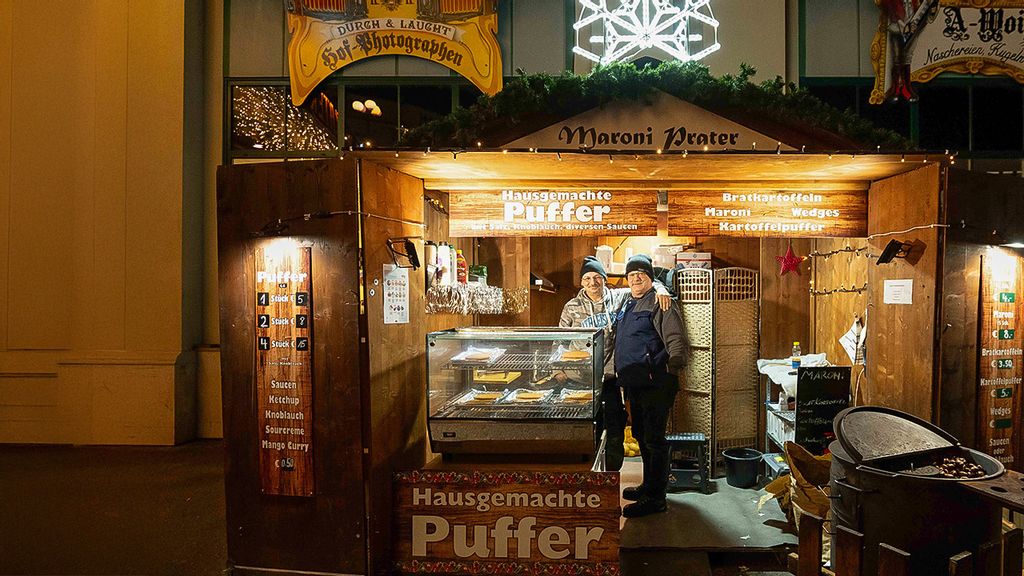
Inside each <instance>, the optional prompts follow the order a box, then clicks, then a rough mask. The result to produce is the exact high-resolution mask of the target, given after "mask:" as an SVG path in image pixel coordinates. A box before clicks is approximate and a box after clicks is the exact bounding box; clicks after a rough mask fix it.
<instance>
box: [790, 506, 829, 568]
mask: <svg viewBox="0 0 1024 576" xmlns="http://www.w3.org/2000/svg"><path fill="white" fill-rule="evenodd" d="M823 523H824V521H823V520H822V519H821V518H819V517H817V516H815V515H814V514H806V513H805V514H803V515H801V516H800V544H799V548H798V550H799V553H800V561H799V563H798V564H797V571H796V574H797V576H820V575H821V527H822V524H823Z"/></svg>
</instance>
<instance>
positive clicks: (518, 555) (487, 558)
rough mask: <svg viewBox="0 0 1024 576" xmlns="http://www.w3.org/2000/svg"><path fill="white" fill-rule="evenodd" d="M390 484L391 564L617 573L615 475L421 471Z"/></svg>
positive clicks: (424, 569) (412, 569)
mask: <svg viewBox="0 0 1024 576" xmlns="http://www.w3.org/2000/svg"><path fill="white" fill-rule="evenodd" d="M394 489H395V508H394V509H395V514H396V518H395V526H396V529H397V532H396V533H395V534H394V539H395V549H396V556H395V558H396V563H395V564H396V565H395V569H396V571H397V572H400V573H406V574H410V573H416V574H424V573H426V574H593V575H598V574H600V575H607V576H614V575H616V574H619V475H618V474H617V473H614V472H578V473H568V472H565V473H540V472H468V473H466V472H457V471H443V470H437V471H434V470H429V471H428V470H423V471H416V472H404V473H400V474H398V475H396V478H395V484H394Z"/></svg>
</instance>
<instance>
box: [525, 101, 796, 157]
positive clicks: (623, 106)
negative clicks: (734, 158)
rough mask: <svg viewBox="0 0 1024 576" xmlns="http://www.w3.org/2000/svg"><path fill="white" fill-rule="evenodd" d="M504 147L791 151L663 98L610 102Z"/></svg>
mask: <svg viewBox="0 0 1024 576" xmlns="http://www.w3.org/2000/svg"><path fill="white" fill-rule="evenodd" d="M506 146H507V147H509V148H521V149H527V148H533V149H540V150H573V151H575V150H580V149H586V150H609V151H623V150H625V151H630V150H645V151H649V152H655V151H658V150H660V151H661V152H663V153H666V154H668V153H673V152H681V151H683V150H692V151H704V150H750V149H752V148H756V149H758V150H775V149H776V147H781V149H783V150H792V149H793V148H792V147H790V146H788V145H786V144H780V143H779V142H778V141H777V140H776V139H774V138H772V137H770V136H767V135H765V134H762V133H760V132H757V131H754V130H751V129H750V128H747V127H746V126H742V125H740V124H737V123H736V122H733V121H732V120H729V119H727V118H723V117H722V116H719V115H717V114H714V113H712V112H709V111H707V110H705V109H703V108H700V107H699V106H696V105H694V104H691V103H689V102H687V101H685V100H681V99H679V98H676V97H675V96H672V95H671V94H667V93H665V92H661V91H657V92H655V93H654V96H653V97H652V98H651V100H650V101H649V102H633V101H614V102H610V103H608V104H605V105H603V106H601V107H600V108H595V109H593V110H590V111H587V112H584V113H582V114H579V115H577V116H574V117H572V118H570V119H568V120H563V121H561V122H558V123H557V124H553V125H551V126H548V127H547V128H544V129H542V130H538V131H537V132H534V133H533V134H530V135H528V136H524V137H522V138H520V139H518V140H515V141H513V142H509V143H508V144H507V145H506Z"/></svg>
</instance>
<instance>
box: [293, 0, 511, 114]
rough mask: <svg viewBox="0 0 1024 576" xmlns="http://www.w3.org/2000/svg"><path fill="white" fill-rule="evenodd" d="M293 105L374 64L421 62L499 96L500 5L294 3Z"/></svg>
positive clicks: (394, 0) (390, 0)
mask: <svg viewBox="0 0 1024 576" xmlns="http://www.w3.org/2000/svg"><path fill="white" fill-rule="evenodd" d="M287 5H288V30H289V32H290V33H291V41H290V42H289V43H288V71H289V74H290V76H291V87H292V103H293V104H295V105H296V106H298V105H300V104H302V102H303V101H305V99H306V97H307V96H308V95H309V94H310V93H311V92H312V91H313V89H315V88H316V87H317V85H318V84H320V82H321V81H323V80H324V78H327V77H328V76H330V75H331V74H332V73H333V72H336V71H338V70H341V69H342V68H344V67H345V66H348V65H349V64H352V63H353V62H358V61H360V60H363V59H364V58H372V57H374V56H385V55H391V56H415V57H417V58H423V59H425V60H430V61H431V62H436V63H438V64H441V65H442V66H445V67H447V68H450V69H452V70H454V71H455V72H457V73H459V74H461V75H462V76H464V77H465V78H466V79H468V80H469V81H470V82H472V83H473V84H474V85H475V86H476V87H477V88H479V89H480V90H481V91H482V92H483V93H484V94H489V95H494V94H496V93H498V92H499V91H500V90H501V48H500V47H499V46H498V38H497V36H496V35H497V32H498V15H497V12H496V10H497V0H370V1H367V0H290V1H289V2H287Z"/></svg>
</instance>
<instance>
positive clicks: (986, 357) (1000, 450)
mask: <svg viewBox="0 0 1024 576" xmlns="http://www.w3.org/2000/svg"><path fill="white" fill-rule="evenodd" d="M1018 268H1019V259H1018V258H1017V257H1016V256H1013V255H1010V254H1008V253H1006V254H1004V253H992V254H990V255H989V256H988V257H985V258H983V259H982V278H981V304H980V308H981V318H980V322H979V323H978V324H979V326H980V328H979V331H980V332H981V338H980V343H979V346H978V348H979V366H978V448H980V449H981V450H983V451H985V452H987V453H988V454H991V455H992V456H993V457H994V458H996V459H998V460H999V461H1000V462H1002V463H1003V465H1004V466H1006V467H1007V468H1012V469H1014V470H1020V469H1021V468H1020V463H1019V462H1017V458H1018V457H1019V456H1018V455H1019V454H1020V434H1021V430H1020V418H1021V400H1020V392H1021V374H1022V350H1021V347H1022V342H1021V337H1020V326H1018V319H1019V318H1020V309H1019V307H1018V306H1019V299H1020V297H1021V290H1020V288H1021V285H1020V270H1019V269H1018Z"/></svg>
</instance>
